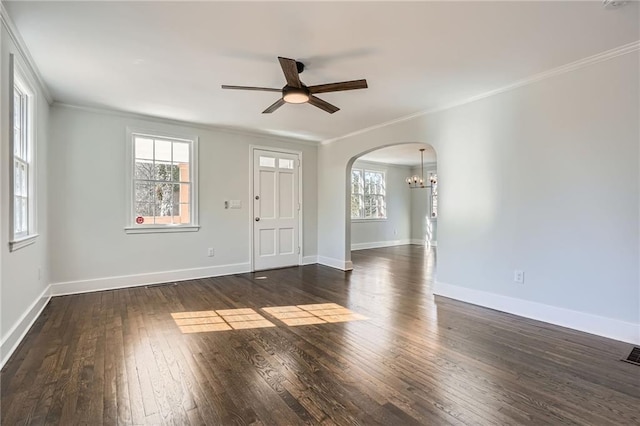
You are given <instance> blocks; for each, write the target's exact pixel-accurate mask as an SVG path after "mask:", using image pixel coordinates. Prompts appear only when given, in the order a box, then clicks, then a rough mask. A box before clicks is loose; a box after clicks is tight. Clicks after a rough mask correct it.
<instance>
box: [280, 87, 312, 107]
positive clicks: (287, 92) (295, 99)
mask: <svg viewBox="0 0 640 426" xmlns="http://www.w3.org/2000/svg"><path fill="white" fill-rule="evenodd" d="M309 96H310V94H309V89H307V87H306V86H304V85H303V86H302V87H292V86H284V87H283V88H282V99H284V101H285V102H287V103H289V104H303V103H305V102H307V101H308V100H309Z"/></svg>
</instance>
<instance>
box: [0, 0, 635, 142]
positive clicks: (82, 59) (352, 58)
mask: <svg viewBox="0 0 640 426" xmlns="http://www.w3.org/2000/svg"><path fill="white" fill-rule="evenodd" d="M3 3H4V4H5V5H6V8H7V10H8V11H9V14H10V15H11V17H12V18H13V20H14V21H15V23H16V26H17V28H18V29H19V31H20V33H21V35H22V37H23V38H24V40H25V42H26V45H27V47H28V49H29V51H30V52H31V55H32V56H33V58H34V60H35V63H36V64H37V66H38V68H39V69H40V71H41V73H42V76H43V78H44V80H45V82H46V84H47V85H48V87H49V88H50V90H51V92H52V95H53V97H54V99H55V100H56V101H59V102H64V103H69V104H76V105H86V106H93V107H106V108H113V109H118V110H124V111H131V112H136V113H141V114H148V115H153V116H159V117H165V118H171V119H176V120H184V121H189V122H195V123H203V124H210V125H215V126H228V127H234V128H240V129H251V130H253V131H259V132H265V133H270V134H276V135H285V136H292V137H297V138H304V139H308V140H315V141H319V140H326V139H330V138H334V137H338V136H341V135H344V134H348V133H350V132H354V131H357V130H360V129H363V128H367V127H369V126H373V125H376V124H380V123H383V122H387V121H390V120H394V119H397V118H400V117H403V116H407V115H410V114H413V113H416V112H419V111H424V110H428V109H432V108H437V107H441V106H443V105H448V104H451V103H454V102H458V101H461V100H464V99H466V98H469V97H472V96H475V95H478V94H481V93H484V92H487V91H490V90H493V89H497V88H500V87H502V86H505V85H508V84H510V83H513V82H515V81H518V80H520V79H523V78H526V77H528V76H531V75H534V74H537V73H540V72H543V71H546V70H549V69H552V68H555V67H558V66H561V65H564V64H567V63H570V62H573V61H576V60H578V59H582V58H585V57H587V56H591V55H594V54H597V53H600V52H602V51H605V50H608V49H612V48H614V47H618V46H620V45H623V44H627V43H630V42H633V41H636V40H638V39H639V38H640V36H639V29H638V28H639V24H638V22H639V20H638V4H637V3H630V4H628V5H626V6H625V7H623V8H620V9H615V10H605V9H603V8H602V6H601V2H600V1H590V2H573V1H572V2H402V3H398V2H393V1H388V2H317V3H316V2H265V1H263V2H257V3H246V2H193V3H192V2H188V3H187V2H126V1H125V2H30V1H19V2H12V1H9V2H6V1H5V2H3ZM277 56H285V57H290V58H294V59H298V60H300V61H302V62H304V63H305V65H306V67H307V69H306V70H305V72H304V73H303V74H302V80H303V81H304V82H305V83H306V84H308V85H314V84H321V83H327V82H334V81H344V80H352V79H360V78H366V79H367V81H368V83H369V89H365V90H356V91H350V92H338V93H328V94H322V95H321V96H320V97H322V98H323V99H325V100H326V101H328V102H331V103H334V104H335V105H337V106H338V107H340V108H341V111H338V112H337V113H335V114H333V115H330V114H327V113H325V112H324V111H322V110H319V109H317V108H314V107H313V106H311V105H308V104H304V105H284V106H283V107H282V108H280V109H279V110H278V111H276V112H275V113H273V114H261V111H262V110H264V109H265V108H266V107H267V106H269V105H270V104H272V103H273V102H274V101H275V100H276V99H277V97H278V93H270V92H249V91H234V90H222V89H220V85H221V84H230V85H254V86H267V87H276V88H280V87H282V86H283V85H284V79H283V76H282V71H281V70H280V67H279V65H278V62H277Z"/></svg>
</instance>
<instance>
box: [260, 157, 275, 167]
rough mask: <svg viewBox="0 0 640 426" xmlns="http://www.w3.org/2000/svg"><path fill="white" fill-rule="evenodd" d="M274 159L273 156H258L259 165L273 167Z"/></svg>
mask: <svg viewBox="0 0 640 426" xmlns="http://www.w3.org/2000/svg"><path fill="white" fill-rule="evenodd" d="M275 166H276V159H275V158H273V157H263V156H260V167H275Z"/></svg>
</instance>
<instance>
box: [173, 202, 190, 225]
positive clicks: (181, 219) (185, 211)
mask: <svg viewBox="0 0 640 426" xmlns="http://www.w3.org/2000/svg"><path fill="white" fill-rule="evenodd" d="M178 208H179V210H178V212H177V213H176V212H175V211H174V214H175V216H174V219H175V220H176V222H177V223H181V224H188V223H191V214H190V210H189V204H188V203H180V204H179V206H178Z"/></svg>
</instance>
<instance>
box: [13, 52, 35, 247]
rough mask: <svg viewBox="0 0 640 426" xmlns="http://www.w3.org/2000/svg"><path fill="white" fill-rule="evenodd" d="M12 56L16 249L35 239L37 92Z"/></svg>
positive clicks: (14, 231) (14, 242)
mask: <svg viewBox="0 0 640 426" xmlns="http://www.w3.org/2000/svg"><path fill="white" fill-rule="evenodd" d="M13 60H14V58H13V55H11V59H10V67H11V69H12V73H11V74H12V78H13V97H12V100H11V185H10V191H11V214H10V220H11V241H10V249H11V250H12V251H13V250H17V249H19V248H21V247H24V246H27V245H29V244H31V243H33V242H34V241H35V237H37V236H38V235H37V234H36V226H35V225H36V220H35V219H36V211H35V205H36V203H35V161H34V158H35V141H34V131H33V125H34V121H35V120H34V103H35V97H34V95H33V94H34V91H33V89H32V88H31V85H30V84H28V82H27V78H26V77H25V74H24V73H22V72H21V71H20V69H19V68H18V67H16V66H15V65H16V64H14V62H13Z"/></svg>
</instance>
